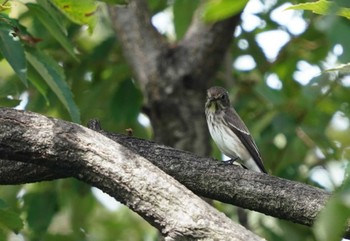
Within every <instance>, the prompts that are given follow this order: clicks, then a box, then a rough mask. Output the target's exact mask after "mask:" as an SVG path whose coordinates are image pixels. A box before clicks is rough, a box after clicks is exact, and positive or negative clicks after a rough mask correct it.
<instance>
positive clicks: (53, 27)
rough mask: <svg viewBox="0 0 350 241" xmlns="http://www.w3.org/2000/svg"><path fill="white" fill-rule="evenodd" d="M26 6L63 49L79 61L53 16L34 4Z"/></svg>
mask: <svg viewBox="0 0 350 241" xmlns="http://www.w3.org/2000/svg"><path fill="white" fill-rule="evenodd" d="M26 6H27V7H28V9H29V12H30V13H31V14H32V15H33V16H35V17H37V18H38V19H39V21H40V22H41V23H42V24H43V25H44V27H45V28H46V29H47V30H48V31H49V32H50V34H51V35H52V36H53V37H54V38H55V39H56V40H57V41H58V42H59V43H60V44H61V45H62V47H63V48H64V49H65V50H66V51H67V52H68V53H69V54H70V55H71V56H72V57H73V58H74V60H76V61H79V59H78V58H77V56H76V55H75V53H74V47H73V45H72V44H71V43H70V42H69V40H68V39H67V37H66V36H65V33H64V32H63V31H62V27H61V26H60V25H59V24H57V22H56V21H55V20H54V19H53V17H52V16H51V15H49V13H48V12H47V11H46V10H45V9H44V8H43V7H41V6H40V5H38V4H34V3H27V4H26Z"/></svg>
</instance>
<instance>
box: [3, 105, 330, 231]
mask: <svg viewBox="0 0 350 241" xmlns="http://www.w3.org/2000/svg"><path fill="white" fill-rule="evenodd" d="M33 116H34V117H35V118H37V119H39V120H41V121H42V122H49V123H50V122H54V123H55V125H58V126H61V125H64V126H66V128H68V127H69V128H73V129H74V130H75V128H77V127H76V125H73V124H69V123H66V122H63V121H59V120H53V119H48V118H45V117H42V116H40V115H38V114H29V113H25V112H24V113H23V112H19V111H15V110H8V109H2V110H1V111H0V127H1V129H2V130H4V127H5V126H6V125H9V124H8V122H9V120H10V121H11V123H10V124H11V125H12V127H11V128H15V127H16V125H23V126H24V127H23V128H24V131H25V129H27V128H29V129H30V128H33V127H32V126H31V125H33V124H31V123H35V122H33V121H30V120H29V121H27V120H26V119H28V118H34V117H33ZM16 120H26V121H25V122H24V121H23V123H21V122H18V121H16ZM35 125H39V126H40V124H39V123H36V124H35ZM92 127H93V128H94V129H95V130H96V131H98V132H100V133H101V134H103V135H105V136H107V137H108V138H110V139H112V140H114V141H115V142H117V143H119V144H120V145H122V146H123V147H125V148H127V150H128V151H129V152H130V153H131V154H132V155H136V156H137V155H140V156H142V157H144V158H146V159H147V160H149V161H150V162H152V163H153V164H154V165H156V166H157V167H159V168H160V169H162V170H163V171H165V172H166V173H167V174H169V175H171V176H173V177H174V178H175V179H177V180H178V181H179V182H181V183H182V184H184V185H185V186H186V187H187V188H189V189H190V190H192V191H193V192H194V193H196V194H198V195H201V196H204V197H208V198H212V199H216V200H219V201H222V202H225V203H231V204H234V205H237V206H240V207H243V208H247V209H251V210H255V211H259V212H261V213H265V214H267V215H271V216H274V217H277V218H282V219H286V220H290V221H292V222H296V223H300V224H304V225H308V226H310V225H312V224H313V222H314V220H315V218H316V216H317V214H318V213H319V212H320V210H321V209H322V208H323V207H324V205H325V203H326V202H327V200H328V199H329V196H330V195H329V194H328V193H326V192H325V191H323V190H321V189H318V188H315V187H312V186H309V185H305V184H302V183H298V182H293V181H289V180H285V179H281V178H278V177H273V176H269V175H265V174H261V173H255V172H251V171H249V170H244V169H241V168H239V167H235V166H227V165H222V164H221V163H220V162H217V161H214V160H213V159H211V158H204V157H198V156H196V155H195V154H193V153H190V152H186V151H181V150H176V149H173V148H170V147H167V146H164V145H159V144H156V143H154V142H151V141H147V140H142V139H138V138H134V137H128V136H124V135H120V134H115V133H109V132H106V131H103V130H100V129H99V128H98V127H96V126H92ZM50 128H51V127H50ZM81 128H82V127H81ZM40 130H41V131H43V128H41V129H40ZM46 131H47V130H46ZM84 131H85V129H84ZM75 132H76V131H75ZM1 134H2V137H1V138H0V158H2V159H6V158H8V156H9V155H14V154H13V153H15V154H16V158H15V160H17V161H24V160H22V159H21V157H22V156H19V154H21V151H20V150H21V148H22V147H17V146H12V145H10V144H9V143H8V141H9V140H8V139H9V138H10V137H11V138H12V139H11V141H14V142H19V141H20V140H17V139H21V138H22V136H21V135H18V136H12V135H10V134H9V133H7V132H4V131H3V132H2V133H1ZM24 134H25V133H23V135H24ZM57 135H61V134H60V133H57ZM57 135H56V136H57ZM98 137H99V136H98ZM6 138H7V139H6ZM55 138H57V137H55ZM99 138H100V137H99ZM99 138H96V139H92V140H91V142H92V143H95V142H98V141H99ZM74 145H76V143H75V141H74V142H70V143H68V144H67V145H66V146H65V148H67V150H69V149H71V148H73V147H74ZM109 145H110V144H109ZM34 147H35V145H33V148H34ZM42 148H43V147H42ZM38 151H44V149H39V150H38ZM35 153H36V152H35ZM131 154H130V155H131ZM44 157H45V158H50V157H49V156H47V157H46V156H44ZM22 158H24V157H22ZM56 158H58V157H56ZM60 158H61V159H63V158H64V157H60ZM61 159H59V160H61ZM129 159H130V158H129ZM57 161H58V159H57ZM35 164H37V165H38V164H40V165H42V164H45V163H44V162H43V160H42V161H41V162H39V161H36V162H35ZM17 165H18V164H17V163H16V162H15V163H13V162H11V161H7V162H3V163H2V165H1V168H0V173H1V175H0V183H2V184H10V183H19V182H32V181H38V180H40V178H41V176H40V177H38V176H37V175H43V176H42V178H43V180H46V179H47V178H49V179H52V178H55V176H54V175H53V174H54V173H52V171H50V168H51V167H52V166H51V165H58V164H56V163H55V162H53V163H51V164H50V165H49V167H46V164H45V165H44V166H43V167H41V166H40V167H39V166H38V167H37V168H36V169H37V170H38V171H37V173H36V172H28V173H26V172H25V171H22V174H21V175H20V176H21V177H19V178H20V179H16V178H17V177H16V171H17V169H18V166H17ZM20 165H21V168H22V170H32V169H33V166H30V165H29V164H28V166H26V165H25V164H20ZM70 165H71V164H69V170H70V169H71V166H70ZM123 165H124V164H123ZM11 170H12V171H11ZM6 173H7V174H8V175H6V176H5V174H6ZM62 173H64V175H62ZM56 175H57V176H56V178H61V177H66V176H67V175H72V173H70V172H61V171H60V172H59V173H58V174H56ZM24 176H25V177H26V178H24ZM79 178H81V177H79ZM90 183H91V182H90ZM92 184H94V183H92Z"/></svg>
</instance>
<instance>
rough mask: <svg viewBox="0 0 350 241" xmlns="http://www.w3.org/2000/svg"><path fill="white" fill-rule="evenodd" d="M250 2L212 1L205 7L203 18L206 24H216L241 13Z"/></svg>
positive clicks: (246, 0)
mask: <svg viewBox="0 0 350 241" xmlns="http://www.w3.org/2000/svg"><path fill="white" fill-rule="evenodd" d="M247 3H248V0H236V1H232V0H210V1H208V2H206V3H205V4H204V6H203V18H204V20H205V21H206V22H216V21H220V20H223V19H226V18H229V17H231V16H234V15H235V14H237V13H239V12H240V11H242V10H243V8H244V7H245V6H246V5H247Z"/></svg>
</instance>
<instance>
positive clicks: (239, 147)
mask: <svg viewBox="0 0 350 241" xmlns="http://www.w3.org/2000/svg"><path fill="white" fill-rule="evenodd" d="M209 118H213V116H212V115H211V116H210V117H209ZM222 126H223V125H222ZM208 127H209V132H210V135H211V136H212V138H213V140H214V141H215V143H216V145H217V146H218V148H219V149H220V151H221V152H222V153H223V154H225V155H226V156H228V157H230V158H232V159H234V158H236V157H238V158H239V159H240V160H241V161H242V164H243V165H245V166H246V167H247V168H248V169H250V170H254V171H257V172H261V170H260V169H259V167H258V166H257V164H256V163H255V161H254V160H253V158H252V156H251V155H250V153H249V152H248V150H247V149H246V148H245V146H244V145H243V143H242V142H241V141H240V140H239V138H238V137H237V136H236V135H235V134H234V133H233V132H232V130H231V129H230V128H229V127H226V126H225V127H224V128H225V129H224V130H222V129H221V128H218V126H215V125H211V124H210V123H209V122H208ZM224 133H232V134H231V135H227V134H226V135H225V134H224Z"/></svg>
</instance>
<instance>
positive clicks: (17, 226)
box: [0, 209, 23, 233]
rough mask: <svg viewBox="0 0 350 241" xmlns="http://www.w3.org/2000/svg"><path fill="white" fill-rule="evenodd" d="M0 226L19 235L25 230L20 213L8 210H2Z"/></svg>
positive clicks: (0, 212) (0, 210)
mask: <svg viewBox="0 0 350 241" xmlns="http://www.w3.org/2000/svg"><path fill="white" fill-rule="evenodd" d="M0 226H3V227H6V228H8V229H10V230H12V231H13V232H15V233H18V232H19V231H20V230H21V229H22V228H23V221H22V219H21V218H20V216H19V214H18V213H15V212H13V211H10V210H7V209H0Z"/></svg>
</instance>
